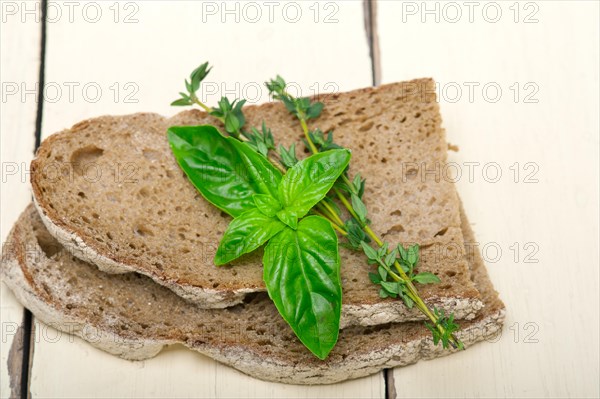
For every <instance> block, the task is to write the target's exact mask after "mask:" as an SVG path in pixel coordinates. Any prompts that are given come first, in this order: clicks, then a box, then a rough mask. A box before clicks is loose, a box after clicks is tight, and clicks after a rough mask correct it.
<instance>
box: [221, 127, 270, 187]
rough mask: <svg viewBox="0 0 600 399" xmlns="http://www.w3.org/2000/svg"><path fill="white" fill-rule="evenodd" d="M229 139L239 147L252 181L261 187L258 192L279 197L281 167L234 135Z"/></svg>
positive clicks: (238, 149) (236, 147)
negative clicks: (274, 164)
mask: <svg viewBox="0 0 600 399" xmlns="http://www.w3.org/2000/svg"><path fill="white" fill-rule="evenodd" d="M227 140H228V141H229V143H230V144H231V145H232V146H233V147H235V149H237V151H238V154H239V156H240V158H241V160H242V161H243V163H244V170H246V171H247V173H248V177H249V179H250V181H252V182H253V183H254V184H255V185H256V186H257V187H258V188H259V190H260V191H259V192H258V193H257V194H270V195H271V196H272V197H273V198H277V197H278V190H277V187H278V186H279V183H280V182H281V172H280V171H279V169H277V168H276V167H275V166H273V164H271V162H269V160H268V159H267V158H265V157H263V156H262V155H260V154H259V153H257V152H256V151H254V150H253V149H252V148H251V147H250V146H249V145H248V144H245V143H242V142H241V141H239V140H238V139H235V138H233V137H227Z"/></svg>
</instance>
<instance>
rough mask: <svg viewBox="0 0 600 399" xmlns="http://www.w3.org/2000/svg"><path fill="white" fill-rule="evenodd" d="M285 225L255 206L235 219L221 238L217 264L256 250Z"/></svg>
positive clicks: (216, 259) (216, 256) (216, 258)
mask: <svg viewBox="0 0 600 399" xmlns="http://www.w3.org/2000/svg"><path fill="white" fill-rule="evenodd" d="M284 228H285V225H284V224H283V223H281V222H280V221H279V220H277V219H275V218H272V217H268V216H266V215H264V214H263V213H262V212H261V211H259V210H258V209H256V208H254V209H251V210H249V211H247V212H244V213H242V214H241V215H240V216H238V217H237V218H235V219H233V220H232V221H231V223H229V226H228V227H227V231H225V234H224V235H223V238H222V239H221V243H220V244H219V248H218V249H217V253H216V255H215V264H216V265H224V264H226V263H229V262H231V261H232V260H234V259H237V258H239V257H240V256H242V255H243V254H247V253H249V252H252V251H254V250H255V249H257V248H258V247H260V246H261V245H263V244H264V243H265V242H267V240H268V239H269V238H271V237H273V236H274V235H276V234H277V233H279V232H280V231H281V230H283V229H284Z"/></svg>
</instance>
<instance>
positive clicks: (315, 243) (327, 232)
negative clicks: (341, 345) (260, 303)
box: [263, 216, 342, 359]
mask: <svg viewBox="0 0 600 399" xmlns="http://www.w3.org/2000/svg"><path fill="white" fill-rule="evenodd" d="M263 263H264V280H265V283H266V286H267V291H268V292H269V296H270V297H271V299H272V300H273V302H274V303H275V306H276V307H277V309H278V310H279V313H281V315H282V316H283V318H284V319H285V321H287V322H288V324H289V325H290V326H291V327H292V330H294V333H296V335H297V336H298V338H299V339H300V341H302V343H303V344H304V345H305V346H306V347H307V348H308V349H309V350H310V351H311V352H312V353H313V354H315V356H317V357H318V358H319V359H325V358H326V357H327V355H328V354H329V352H330V351H331V349H332V348H333V347H334V345H335V343H336V342H337V339H338V334H339V327H340V313H341V305H342V286H341V280H340V256H339V253H338V242H337V235H336V234H335V231H334V230H333V227H331V224H330V223H329V222H328V221H327V220H325V219H323V218H322V217H320V216H309V217H306V218H304V219H302V220H301V221H300V222H299V223H298V228H297V229H296V230H292V229H290V228H285V229H284V230H283V231H282V232H281V233H279V234H277V235H276V236H275V237H273V238H272V239H271V240H270V241H269V243H268V244H267V246H266V247H265V255H264V260H263Z"/></svg>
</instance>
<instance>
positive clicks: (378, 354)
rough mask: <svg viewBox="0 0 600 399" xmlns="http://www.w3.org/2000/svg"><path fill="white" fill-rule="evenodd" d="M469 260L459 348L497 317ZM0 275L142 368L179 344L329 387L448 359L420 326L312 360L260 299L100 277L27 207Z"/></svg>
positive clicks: (353, 331)
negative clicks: (188, 293) (188, 295)
mask: <svg viewBox="0 0 600 399" xmlns="http://www.w3.org/2000/svg"><path fill="white" fill-rule="evenodd" d="M463 218H464V217H463ZM462 227H463V231H464V234H465V239H466V240H467V241H469V242H474V238H473V236H472V232H471V230H470V227H469V224H468V221H467V220H466V219H463V224H462ZM471 248H474V247H471ZM470 255H472V256H468V257H466V258H467V260H468V262H469V264H470V267H471V270H472V276H473V279H474V283H475V286H476V287H477V288H478V289H479V291H480V292H481V295H482V298H483V301H484V303H485V307H484V309H483V310H482V311H481V312H480V313H479V315H478V316H477V317H476V318H475V319H474V320H472V321H462V322H460V324H461V327H462V329H461V331H460V333H459V334H458V335H459V337H460V339H461V340H463V342H464V343H465V345H466V346H470V345H471V344H473V343H475V342H477V341H481V340H484V339H488V338H493V337H494V336H495V335H496V334H497V333H499V332H500V331H501V328H502V323H503V320H504V313H505V309H504V304H503V303H502V302H501V301H500V299H499V298H498V294H497V293H496V291H495V290H494V288H493V286H492V284H491V282H490V280H489V278H488V275H487V272H486V270H485V266H484V265H483V262H482V260H481V257H480V256H479V254H478V252H477V251H473V252H472V253H471V254H470ZM0 272H1V276H2V279H3V280H4V281H5V283H6V284H7V285H8V287H9V288H10V289H11V290H12V291H13V292H14V294H15V295H16V297H17V298H18V299H19V301H21V303H22V304H23V305H24V306H26V307H27V308H29V309H30V310H31V311H32V312H33V314H34V315H35V316H36V317H38V318H39V319H40V320H42V321H44V322H45V323H47V324H49V325H51V326H53V327H55V328H57V329H59V330H62V331H65V332H68V333H71V334H76V335H78V336H80V337H81V338H83V339H85V340H87V341H89V342H90V343H92V345H94V346H96V347H98V348H100V349H102V350H105V351H107V352H110V353H112V354H115V355H117V356H120V357H122V358H125V359H132V360H141V359H146V358H149V357H152V356H155V355H156V354H157V353H159V352H160V350H161V349H162V348H163V347H164V346H165V345H169V344H173V343H181V344H183V345H185V346H187V347H189V348H191V349H194V350H197V351H199V352H201V353H203V354H205V355H207V356H210V357H212V358H214V359H216V360H218V361H220V362H223V363H225V364H228V365H231V366H233V367H235V368H237V369H239V370H241V371H242V372H244V373H247V374H249V375H251V376H254V377H257V378H261V379H265V380H270V381H277V382H284V383H294V384H327V383H333V382H338V381H343V380H346V379H351V378H358V377H362V376H365V375H369V374H372V373H375V372H377V371H379V370H381V369H383V368H387V367H395V366H403V365H407V364H410V363H414V362H416V361H418V360H420V359H430V358H433V357H437V356H442V355H445V354H449V353H451V352H450V351H448V350H442V349H441V346H434V345H433V342H432V339H431V335H430V333H429V331H428V330H427V329H426V328H425V327H424V325H423V323H422V322H407V323H391V324H385V325H380V326H376V327H350V328H347V329H344V330H342V331H341V332H340V337H339V342H338V344H337V345H336V347H335V348H334V349H333V351H332V352H331V354H330V355H329V357H328V358H327V359H326V360H325V361H320V360H318V359H317V358H315V357H314V356H312V355H311V354H310V353H309V352H308V350H306V348H304V347H303V346H302V344H301V343H300V342H299V341H298V340H297V339H296V337H295V336H294V334H293V332H292V330H291V329H290V328H289V326H287V325H286V324H285V322H284V321H283V320H282V319H281V317H279V315H278V313H277V310H276V309H275V307H274V306H273V305H272V303H271V301H270V300H269V299H268V297H267V296H266V294H257V295H255V296H253V297H252V298H251V299H248V298H247V300H246V301H245V302H244V303H242V304H240V305H237V306H235V307H231V308H227V309H200V308H198V307H197V306H196V305H194V304H192V303H190V302H188V301H185V300H184V299H182V298H180V297H179V296H177V295H175V294H174V293H173V292H172V291H170V290H168V289H166V288H164V287H161V286H159V285H157V284H154V283H153V282H152V280H150V279H149V278H147V277H144V276H141V275H139V274H134V273H129V274H112V275H111V274H106V273H103V272H101V271H99V270H98V269H97V268H96V267H91V266H90V265H89V264H87V263H84V262H82V261H80V260H78V258H76V257H74V256H73V255H72V254H71V253H69V252H68V251H66V250H64V248H63V247H61V246H60V244H59V243H58V242H57V241H55V240H54V238H53V237H52V236H51V235H50V234H49V233H48V231H47V230H46V229H45V227H44V225H43V224H42V221H41V220H40V218H39V216H38V214H37V213H36V211H35V209H34V208H33V206H30V207H29V208H28V209H27V210H26V211H25V212H24V213H23V214H22V216H21V217H20V219H19V221H18V222H17V224H16V225H15V227H14V228H13V230H12V232H11V234H10V236H9V238H8V240H7V244H6V246H5V247H4V250H3V254H2V263H1V270H0Z"/></svg>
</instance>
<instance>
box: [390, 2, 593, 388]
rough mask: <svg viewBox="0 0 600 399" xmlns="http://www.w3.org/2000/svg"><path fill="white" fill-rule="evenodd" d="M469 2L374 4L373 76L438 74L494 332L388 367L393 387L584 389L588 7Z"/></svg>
mask: <svg viewBox="0 0 600 399" xmlns="http://www.w3.org/2000/svg"><path fill="white" fill-rule="evenodd" d="M448 4H450V5H448ZM474 4H475V6H474ZM471 6H472V7H475V8H473V13H472V17H471V21H470V15H469V8H468V7H469V6H468V5H467V4H466V2H465V3H462V2H458V3H456V2H451V3H444V2H428V3H427V4H425V3H422V2H390V1H383V2H380V3H379V37H380V43H381V56H382V74H383V81H384V83H385V82H391V81H397V80H403V79H408V78H415V77H421V76H432V77H434V78H435V79H436V80H437V81H438V82H439V84H440V90H439V91H440V93H441V96H440V98H441V101H440V103H441V111H442V115H443V117H444V121H445V122H444V125H445V127H446V129H447V136H448V140H449V141H450V142H452V143H456V144H458V145H460V149H461V150H460V152H459V153H456V154H451V155H450V161H452V162H455V163H456V164H457V165H458V166H459V167H460V169H458V170H460V171H461V172H462V176H461V178H460V179H458V182H457V184H458V190H459V192H460V193H461V196H462V198H463V200H464V202H465V206H466V209H467V213H468V214H469V216H470V219H471V222H473V223H474V224H475V230H476V233H477V237H478V239H479V241H480V249H485V252H484V255H487V256H486V258H487V259H488V262H487V264H488V268H489V272H490V274H491V277H492V281H493V282H494V284H495V285H496V288H497V290H498V291H499V292H500V293H501V297H502V299H503V300H504V301H505V302H506V305H507V315H508V316H507V321H506V328H505V329H504V332H503V335H502V337H501V338H500V340H499V342H497V343H494V344H489V343H488V344H481V345H477V346H476V347H474V348H471V349H469V350H467V351H466V352H465V353H461V354H458V355H455V356H450V357H448V358H444V359H439V360H435V361H431V362H423V363H421V364H418V365H417V366H414V367H407V368H403V369H396V370H395V371H394V380H395V385H396V392H397V394H398V396H400V397H436V396H444V397H457V396H460V397H470V396H476V397H504V396H508V397H541V396H544V397H566V396H569V397H598V395H599V392H598V371H599V370H598V341H599V339H598V303H599V298H598V267H597V265H598V251H597V248H598V131H599V125H598V93H599V87H598V70H599V65H598V48H599V43H598V38H599V32H598V29H599V28H598V26H599V25H598V18H597V17H598V11H599V10H598V3H597V2H590V1H571V2H551V1H543V2H541V1H537V2H519V3H516V2H490V3H486V2H472V3H471ZM425 7H426V8H427V10H433V11H432V12H433V13H429V14H428V13H425ZM436 7H437V10H438V11H436ZM456 10H459V11H460V12H461V13H462V18H461V19H459V20H457V21H454V20H456V18H457V15H458V14H457V12H456ZM497 10H500V12H501V17H500V19H499V20H498V21H497V22H495V23H493V22H492V21H494V20H495V19H497V18H498V17H497V15H498V14H496V12H497ZM516 10H518V11H519V12H518V15H517V14H516ZM436 17H437V18H439V22H437V21H436V20H435V19H436ZM453 21H454V22H453ZM536 21H537V22H536ZM469 87H473V92H472V94H471V97H469V94H470V93H469ZM457 88H458V89H460V91H458V93H460V94H461V96H460V97H459V96H458V95H457ZM498 88H500V89H501V90H502V95H501V96H498V95H497V94H496V90H497V89H498ZM517 89H518V98H516V97H515V96H516V94H517ZM469 162H478V163H479V164H478V165H474V164H471V165H473V168H474V173H473V178H472V179H470V178H469V168H468V167H469V164H468V163H469ZM517 162H518V164H516V163H517ZM494 163H495V164H494ZM496 171H501V173H502V175H501V177H500V178H499V179H498V178H497V177H496ZM517 171H518V173H517ZM495 180H498V181H497V182H496V183H494V182H493V181H495ZM515 243H516V244H515ZM498 248H499V249H501V250H502V254H501V256H497V255H496V252H495V250H496V249H498ZM517 248H518V251H517ZM517 252H518V253H517Z"/></svg>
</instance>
